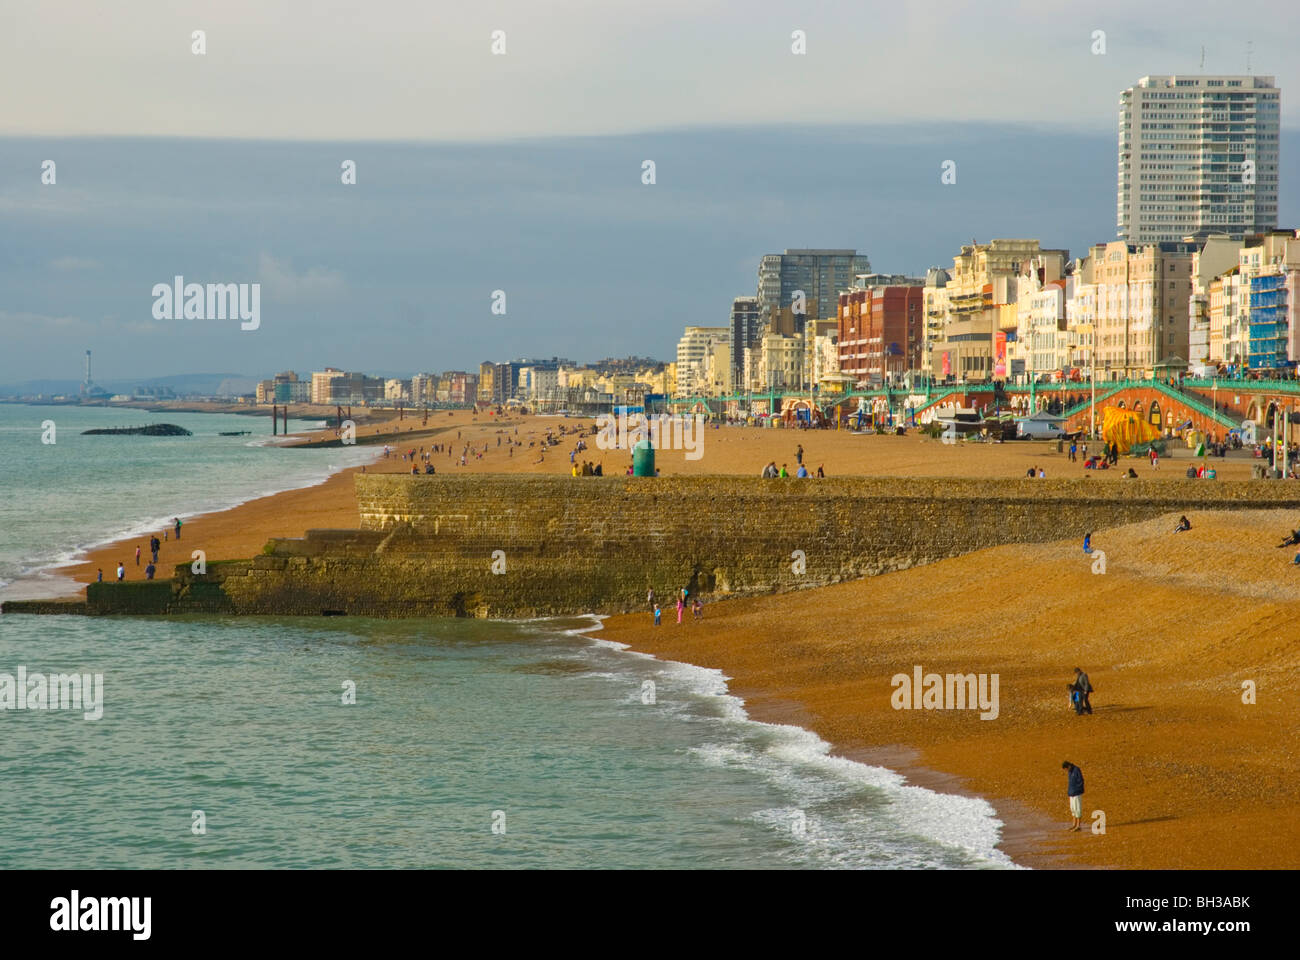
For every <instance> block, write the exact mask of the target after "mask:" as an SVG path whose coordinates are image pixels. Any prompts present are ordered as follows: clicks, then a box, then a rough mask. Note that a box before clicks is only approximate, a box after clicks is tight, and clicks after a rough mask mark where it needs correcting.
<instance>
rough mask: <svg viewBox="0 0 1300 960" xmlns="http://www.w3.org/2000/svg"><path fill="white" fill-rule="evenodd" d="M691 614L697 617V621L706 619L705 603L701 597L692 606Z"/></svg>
mask: <svg viewBox="0 0 1300 960" xmlns="http://www.w3.org/2000/svg"><path fill="white" fill-rule="evenodd" d="M691 613H692V614H694V615H695V619H696V620H703V619H704V601H703V600H701V599H700V598H699V597H696V598H695V602H694V603H693V604H691Z"/></svg>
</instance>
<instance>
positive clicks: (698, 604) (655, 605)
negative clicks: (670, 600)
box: [646, 587, 704, 627]
mask: <svg viewBox="0 0 1300 960" xmlns="http://www.w3.org/2000/svg"><path fill="white" fill-rule="evenodd" d="M690 593H691V591H690V590H689V589H688V588H686V587H681V588H680V589H679V590H678V591H677V622H678V623H681V622H682V614H684V613H685V612H686V607H687V605H688V602H689V605H690V608H691V617H692V619H694V620H703V619H704V601H703V600H701V599H700V598H699V597H696V598H695V599H694V600H691V599H690ZM646 603H647V604H648V605H649V607H650V612H651V613H652V614H653V615H654V621H655V626H656V627H657V626H660V625H661V620H660V617H661V616H662V615H663V611H662V610H661V609H660V607H659V602H658V601H657V600H656V599H655V591H654V587H651V588H650V591H649V593H647V594H646Z"/></svg>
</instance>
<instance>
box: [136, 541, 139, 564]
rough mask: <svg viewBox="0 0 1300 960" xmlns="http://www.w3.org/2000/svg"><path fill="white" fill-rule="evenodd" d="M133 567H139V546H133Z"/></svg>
mask: <svg viewBox="0 0 1300 960" xmlns="http://www.w3.org/2000/svg"><path fill="white" fill-rule="evenodd" d="M135 565H136V566H137V567H138V566H140V544H138V543H137V544H136V545H135Z"/></svg>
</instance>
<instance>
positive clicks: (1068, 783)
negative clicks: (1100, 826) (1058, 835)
mask: <svg viewBox="0 0 1300 960" xmlns="http://www.w3.org/2000/svg"><path fill="white" fill-rule="evenodd" d="M1061 769H1062V770H1064V771H1065V793H1066V796H1068V797H1069V798H1070V816H1071V817H1072V818H1073V820H1074V822H1073V823H1072V824H1071V825H1070V826H1069V827H1067V828H1066V829H1067V830H1070V831H1077V830H1078V829H1079V821H1080V820H1082V819H1083V771H1082V770H1080V769H1079V768H1078V767H1076V766H1075V765H1074V764H1072V763H1071V762H1070V761H1069V760H1066V761H1064V762H1062V764H1061Z"/></svg>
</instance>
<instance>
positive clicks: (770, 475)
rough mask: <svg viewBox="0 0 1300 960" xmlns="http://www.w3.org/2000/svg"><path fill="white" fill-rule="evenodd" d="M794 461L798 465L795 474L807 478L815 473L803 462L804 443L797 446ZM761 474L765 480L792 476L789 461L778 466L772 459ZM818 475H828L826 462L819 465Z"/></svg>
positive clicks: (820, 476)
mask: <svg viewBox="0 0 1300 960" xmlns="http://www.w3.org/2000/svg"><path fill="white" fill-rule="evenodd" d="M794 462H795V466H796V469H795V473H794V475H795V476H796V477H800V478H807V477H811V476H813V474H812V473H811V472H809V470H808V465H807V464H805V463H804V462H803V444H802V443H801V444H799V445H798V446H796V447H795V451H794ZM759 476H760V477H762V478H763V479H764V480H770V479H774V478H777V477H788V476H790V465H789V464H788V463H783V464H781V466H780V467H779V468H778V467H777V465H776V461H775V460H772V461H770V462H769V463H768V465H767V466H765V467H764V468H763V472H762V473H760V474H759ZM817 476H818V477H819V478H822V477H825V476H826V469H825V465H824V464H818V465H817Z"/></svg>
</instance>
